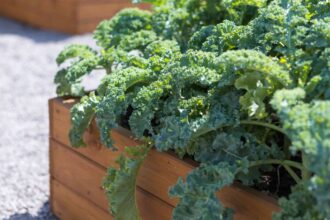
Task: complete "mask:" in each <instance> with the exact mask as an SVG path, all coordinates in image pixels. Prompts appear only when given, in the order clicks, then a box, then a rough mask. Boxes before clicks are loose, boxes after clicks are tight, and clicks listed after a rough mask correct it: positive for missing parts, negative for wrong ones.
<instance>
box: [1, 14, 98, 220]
mask: <svg viewBox="0 0 330 220" xmlns="http://www.w3.org/2000/svg"><path fill="white" fill-rule="evenodd" d="M70 43H85V44H89V45H91V46H93V40H92V37H91V35H83V36H74V37H73V36H68V35H64V34H59V33H55V32H47V31H41V30H37V29H33V28H30V27H27V26H24V25H21V24H19V23H16V22H13V21H10V20H7V19H4V18H1V17H0V219H1V220H18V219H20V220H21V219H24V220H25V219H27V220H29V219H54V217H53V216H52V214H51V213H50V211H49V203H48V199H49V173H48V108H47V100H48V99H49V98H51V97H54V96H55V86H54V84H53V77H54V74H55V72H56V70H57V66H56V64H55V61H54V60H55V58H56V55H57V54H58V53H59V51H60V50H61V49H62V48H63V47H64V46H65V45H68V44H70ZM94 78H97V77H94ZM92 81H93V80H92ZM94 81H97V80H94ZM94 81H93V82H94ZM94 84H95V83H94ZM90 87H91V88H92V87H93V85H91V86H90Z"/></svg>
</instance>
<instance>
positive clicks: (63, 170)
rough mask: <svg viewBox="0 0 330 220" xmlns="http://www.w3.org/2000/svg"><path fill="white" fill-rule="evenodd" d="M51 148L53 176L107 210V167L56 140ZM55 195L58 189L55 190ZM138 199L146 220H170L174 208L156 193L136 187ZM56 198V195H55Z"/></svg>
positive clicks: (51, 142)
mask: <svg viewBox="0 0 330 220" xmlns="http://www.w3.org/2000/svg"><path fill="white" fill-rule="evenodd" d="M50 148H51V158H52V160H51V164H50V166H51V167H52V168H51V176H52V177H53V178H54V179H55V180H57V181H58V182H60V183H62V184H63V185H64V186H66V187H67V188H68V189H70V190H72V191H73V192H75V193H76V194H78V195H80V196H81V197H83V198H85V199H87V200H89V201H90V202H92V203H93V204H95V205H96V206H97V207H99V208H101V209H103V210H104V211H107V210H108V201H107V199H106V196H105V194H104V190H103V189H102V186H101V184H102V180H103V178H104V177H105V175H106V169H105V168H103V167H101V166H99V165H98V164H96V163H95V162H93V161H90V160H89V159H87V158H86V157H84V156H81V155H79V154H77V153H76V152H75V151H73V150H71V149H70V148H68V147H66V146H63V145H61V144H59V143H57V142H55V141H53V140H51V141H50ZM55 194H56V192H55ZM136 196H137V201H138V204H139V210H140V212H141V216H142V217H143V219H144V220H154V219H164V220H170V219H171V213H172V209H173V207H172V206H170V205H169V204H167V203H166V202H164V201H162V200H160V199H158V198H157V197H155V196H154V195H152V194H150V193H148V192H146V191H144V190H142V189H141V188H139V187H138V188H137V193H136ZM53 197H55V198H56V195H54V196H53Z"/></svg>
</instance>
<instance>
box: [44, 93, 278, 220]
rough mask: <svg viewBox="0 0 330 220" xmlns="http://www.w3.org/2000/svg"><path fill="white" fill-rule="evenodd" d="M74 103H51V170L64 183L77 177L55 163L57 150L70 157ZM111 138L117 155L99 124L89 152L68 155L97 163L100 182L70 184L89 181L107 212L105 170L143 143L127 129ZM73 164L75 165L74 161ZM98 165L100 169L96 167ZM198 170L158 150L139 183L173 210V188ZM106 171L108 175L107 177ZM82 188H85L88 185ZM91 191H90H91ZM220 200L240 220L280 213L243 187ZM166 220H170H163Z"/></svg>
mask: <svg viewBox="0 0 330 220" xmlns="http://www.w3.org/2000/svg"><path fill="white" fill-rule="evenodd" d="M74 103H75V100H63V99H60V98H56V99H52V100H50V102H49V106H50V136H51V139H52V140H51V152H52V153H51V161H52V162H51V167H52V168H51V170H52V173H56V176H55V179H61V178H62V179H63V178H64V177H63V176H66V177H68V176H69V177H72V176H73V175H71V174H67V173H65V170H68V169H69V168H63V167H62V168H59V166H60V167H61V166H65V164H61V165H55V164H56V160H57V159H55V154H54V148H56V149H60V150H59V151H60V152H62V154H63V156H57V158H65V157H68V156H65V153H64V151H65V149H64V150H63V149H62V148H65V147H66V148H68V147H67V146H70V142H69V139H68V132H69V130H70V126H71V122H70V108H71V107H72V105H73V104H74ZM111 135H112V137H113V139H114V141H115V146H116V147H117V148H118V151H117V152H112V151H110V150H108V149H106V148H105V147H103V146H102V144H101V143H100V141H99V136H98V131H97V129H96V126H95V124H93V125H92V126H91V128H89V130H88V131H87V132H86V133H85V136H84V139H85V141H86V143H87V147H86V148H80V149H75V148H68V149H66V151H65V152H75V153H76V156H73V154H72V153H71V154H70V155H71V157H72V158H78V156H79V157H82V158H85V160H86V161H88V163H94V165H93V166H92V165H90V164H89V165H87V164H88V163H87V162H86V166H92V167H94V168H93V169H96V167H97V168H98V169H97V170H98V171H95V172H92V173H96V174H97V176H98V178H95V179H94V178H93V179H94V180H85V179H89V175H88V174H81V175H80V176H83V177H81V178H79V176H77V177H76V178H73V179H72V180H69V182H71V181H72V182H73V183H72V184H73V185H75V184H78V183H79V182H81V181H83V182H84V180H85V181H89V183H88V184H86V187H85V194H84V195H85V197H87V198H89V199H90V200H91V201H94V203H95V204H98V206H99V207H102V208H103V209H105V208H106V202H105V199H104V198H103V199H102V196H101V194H102V193H103V192H102V190H101V189H100V183H101V180H100V178H101V176H104V175H105V170H106V168H107V167H109V166H116V164H115V163H114V161H115V159H116V158H117V156H118V155H119V154H120V153H121V152H123V150H124V147H125V146H136V145H139V144H141V143H140V142H139V141H137V140H136V139H134V138H133V137H132V135H131V133H130V132H129V131H128V130H126V129H124V128H118V129H114V130H113V131H112V132H111ZM57 153H58V152H57ZM56 155H57V154H56ZM69 161H73V159H72V160H69ZM52 164H54V165H52ZM73 164H74V163H73ZM95 164H97V165H96V166H95ZM72 166H80V165H72ZM195 166H196V164H195V163H194V162H193V161H182V160H180V159H178V158H177V157H176V156H174V155H172V154H170V153H160V152H157V151H156V150H152V151H151V153H150V154H149V156H148V157H147V159H146V161H145V163H144V165H143V167H142V169H141V171H140V175H139V178H138V181H137V185H138V188H139V189H141V190H143V191H145V192H148V193H149V194H152V195H153V196H154V197H153V198H158V199H159V200H160V201H162V202H165V203H166V204H168V205H169V206H171V209H172V207H174V206H175V205H176V204H177V202H178V200H177V199H173V198H169V196H168V189H169V187H170V186H172V185H173V184H175V183H176V181H177V179H178V177H179V176H181V177H183V178H184V177H185V176H186V175H187V173H188V172H189V171H191V170H192V169H193V168H194V167H195ZM72 169H76V171H75V173H82V172H84V171H83V169H81V168H79V167H77V168H72ZM55 170H56V172H55ZM84 170H86V169H84ZM102 170H103V172H104V174H103V175H102ZM61 172H62V173H61ZM81 184H82V185H84V183H81ZM88 186H89V187H91V188H92V187H94V188H95V189H98V191H97V190H95V192H93V194H94V193H95V195H88V193H87V192H88V189H89V188H88ZM91 188H90V189H89V190H91ZM86 193H87V194H86ZM79 194H83V192H79ZM218 197H219V199H220V200H221V201H222V203H223V204H224V205H225V206H227V207H231V208H233V209H234V210H235V213H236V214H235V219H236V220H243V219H244V220H245V219H247V220H250V219H251V220H258V219H261V220H267V219H271V215H272V212H274V211H277V210H279V208H278V206H277V204H276V201H275V200H274V199H272V198H270V197H268V196H266V195H264V194H262V193H260V192H256V191H254V190H251V189H249V188H245V187H242V186H240V185H239V184H234V185H233V186H231V187H226V188H225V189H223V190H221V191H220V192H219V193H218ZM146 204H147V203H146ZM149 204H150V203H149ZM140 205H141V202H140ZM150 210H151V209H150V208H149V211H150ZM164 212H165V211H164ZM162 219H167V218H166V217H163V218H162Z"/></svg>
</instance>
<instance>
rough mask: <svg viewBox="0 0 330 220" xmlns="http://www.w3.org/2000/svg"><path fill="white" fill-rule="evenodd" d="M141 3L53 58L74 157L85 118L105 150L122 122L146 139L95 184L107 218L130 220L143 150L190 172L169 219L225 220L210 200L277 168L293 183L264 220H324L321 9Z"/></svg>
mask: <svg viewBox="0 0 330 220" xmlns="http://www.w3.org/2000/svg"><path fill="white" fill-rule="evenodd" d="M137 2H142V0H141V1H137ZM143 2H150V3H153V4H154V8H153V11H152V12H149V11H142V10H138V9H125V10H123V11H121V12H120V13H118V14H117V15H116V16H115V17H114V18H112V19H111V20H108V21H104V22H102V23H101V24H100V25H99V26H98V28H97V29H96V31H95V33H94V38H95V40H96V41H97V45H98V46H99V49H98V50H94V49H92V48H90V47H88V46H84V45H71V46H69V47H67V48H65V49H64V50H63V51H62V52H61V53H60V54H59V56H58V58H57V63H58V64H59V65H61V64H62V63H64V62H66V61H67V60H72V61H71V63H70V65H69V66H67V67H63V68H62V69H61V70H60V71H59V72H58V73H57V75H56V77H55V83H56V84H57V93H58V95H59V96H65V95H70V96H75V97H82V98H81V101H80V103H78V104H76V105H75V106H74V107H73V108H72V111H71V113H72V123H73V127H72V129H71V132H70V140H71V143H72V145H73V146H74V147H82V146H84V142H83V138H82V136H83V133H84V131H85V130H86V128H87V127H88V126H89V124H90V123H91V121H92V120H93V119H94V118H95V119H96V122H97V125H98V128H99V130H100V134H101V140H102V142H103V143H104V144H105V146H107V147H109V148H110V149H112V150H115V148H114V147H113V143H112V140H111V138H110V135H109V131H110V130H111V129H113V128H115V127H116V126H118V125H119V124H120V123H122V122H123V118H128V123H127V124H126V126H127V127H129V128H130V130H131V131H132V132H133V134H134V135H135V136H136V137H138V138H141V139H144V140H145V143H146V144H145V146H140V147H129V146H128V148H127V154H126V155H122V156H121V157H120V158H118V163H119V165H120V168H119V169H115V168H109V171H108V176H107V177H106V179H105V181H104V187H105V189H106V191H107V194H108V196H109V197H110V198H111V202H110V207H111V212H112V214H113V215H114V216H115V217H116V219H139V218H140V217H139V212H138V209H137V206H136V204H135V199H134V198H135V197H134V189H135V179H136V177H137V175H138V171H139V168H140V167H141V165H142V163H143V160H144V158H145V157H146V155H147V154H148V151H149V149H151V147H152V146H155V148H156V149H157V150H159V151H168V150H173V151H175V152H176V153H177V154H178V155H179V156H181V157H183V156H187V155H188V156H190V157H192V158H193V159H194V160H196V161H197V162H199V163H200V165H199V167H197V168H196V169H195V170H193V171H192V172H191V173H190V174H189V175H188V176H187V179H186V181H183V180H182V179H179V180H178V182H177V183H176V184H175V185H174V186H173V187H172V188H171V189H170V190H169V193H170V195H171V196H174V197H178V198H180V202H179V204H178V206H177V207H176V208H175V210H174V212H173V218H174V219H180V220H182V219H231V218H232V217H233V211H232V210H229V209H226V208H224V207H223V206H221V203H220V202H219V201H218V199H217V197H216V195H215V193H216V192H217V191H218V190H219V189H221V188H223V187H224V186H227V185H230V184H232V183H233V181H234V180H238V181H241V182H242V183H243V184H246V185H253V184H256V183H258V182H260V181H261V179H260V178H261V176H262V174H263V173H265V172H269V171H272V170H276V169H278V167H283V168H284V169H285V170H286V172H287V173H288V174H289V178H290V179H292V181H294V182H295V184H294V186H293V187H292V190H291V193H290V194H289V195H288V196H287V197H282V198H280V199H279V204H280V206H281V208H282V210H281V212H279V213H276V214H274V219H316V220H321V219H328V218H330V101H329V99H330V71H329V65H330V61H329V55H330V47H329V44H330V17H329V15H330V3H329V2H328V1H316V0H273V1H270V0H269V1H267V0H248V1H242V0H235V1H227V0H187V1H184V0H144V1H143ZM95 69H104V70H105V72H106V73H107V74H106V76H105V77H104V78H103V80H102V82H101V83H100V85H99V87H98V89H97V90H96V91H94V92H91V93H89V94H86V92H85V91H84V89H83V87H82V86H81V79H82V77H83V76H85V75H86V74H89V73H91V72H92V71H93V70H95ZM122 188H125V189H131V190H126V191H125V192H123V191H120V189H122Z"/></svg>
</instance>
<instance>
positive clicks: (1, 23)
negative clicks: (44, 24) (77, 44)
mask: <svg viewBox="0 0 330 220" xmlns="http://www.w3.org/2000/svg"><path fill="white" fill-rule="evenodd" d="M0 1H2V0H0ZM6 34H8V35H19V36H22V37H27V38H29V39H31V40H33V41H34V42H36V43H47V42H56V41H62V40H65V39H67V38H70V37H72V36H70V35H66V34H62V33H57V32H52V31H45V30H41V29H37V28H31V26H28V25H24V24H22V23H19V22H16V21H13V20H10V19H7V18H4V17H1V16H0V35H6Z"/></svg>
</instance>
